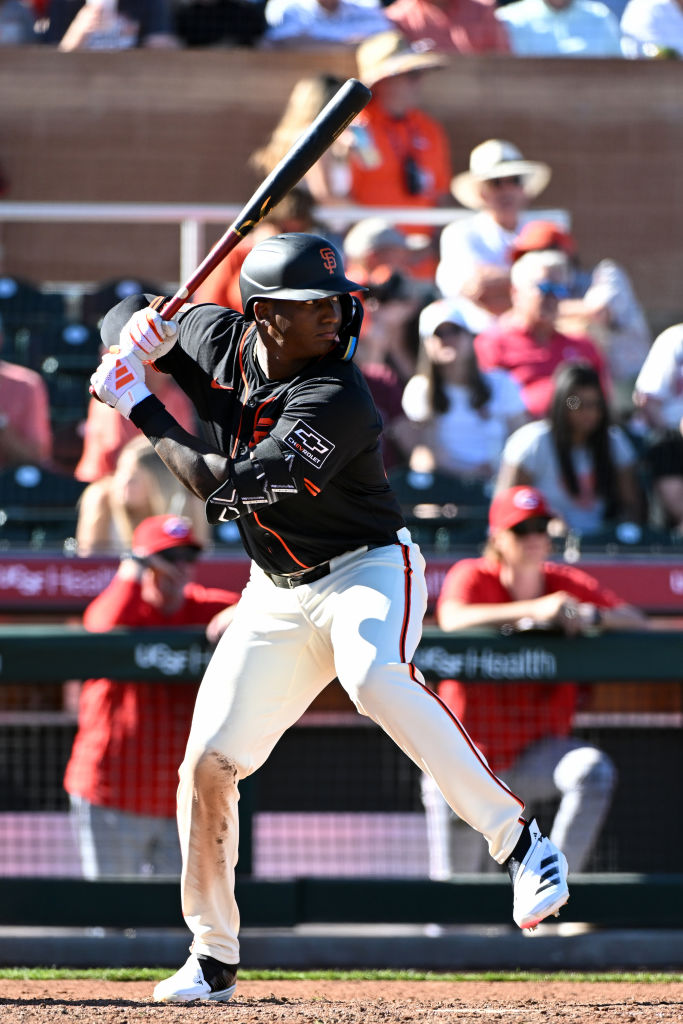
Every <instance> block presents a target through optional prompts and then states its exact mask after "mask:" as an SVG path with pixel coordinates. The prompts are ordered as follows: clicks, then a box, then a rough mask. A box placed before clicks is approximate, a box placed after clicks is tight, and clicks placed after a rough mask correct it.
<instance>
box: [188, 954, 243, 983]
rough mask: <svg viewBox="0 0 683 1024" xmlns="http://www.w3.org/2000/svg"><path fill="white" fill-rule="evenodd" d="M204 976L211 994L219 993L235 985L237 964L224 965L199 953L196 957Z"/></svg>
mask: <svg viewBox="0 0 683 1024" xmlns="http://www.w3.org/2000/svg"><path fill="white" fill-rule="evenodd" d="M197 960H199V965H200V967H201V969H202V974H203V975H204V981H205V982H206V983H207V985H208V986H209V988H210V989H211V991H212V992H220V991H222V990H223V989H224V988H230V986H231V985H234V984H235V975H236V974H237V968H238V966H239V964H224V963H221V961H220V960H216V959H215V958H214V957H212V956H205V955H204V954H203V953H200V954H199V956H198V957H197Z"/></svg>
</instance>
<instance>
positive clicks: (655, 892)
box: [0, 874, 683, 928]
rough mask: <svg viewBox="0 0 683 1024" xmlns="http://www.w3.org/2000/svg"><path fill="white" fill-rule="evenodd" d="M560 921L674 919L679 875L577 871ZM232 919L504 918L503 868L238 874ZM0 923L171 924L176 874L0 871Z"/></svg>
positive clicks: (681, 884)
mask: <svg viewBox="0 0 683 1024" xmlns="http://www.w3.org/2000/svg"><path fill="white" fill-rule="evenodd" d="M570 892H571V898H570V901H569V903H568V905H567V906H566V907H565V908H564V910H563V911H562V920H564V921H589V922H592V923H593V924H599V925H604V926H608V927H633V928H642V927H650V928H673V927H680V924H681V909H680V908H681V907H682V906H683V875H636V874H621V875H604V874H595V875H577V876H575V877H574V878H573V879H570ZM237 898H238V902H239V905H240V910H241V916H242V927H243V928H249V927H252V928H253V927H280V928H286V927H292V926H293V925H295V924H304V923H310V922H320V923H358V924H369V923H385V924H392V923H405V924H421V923H427V922H436V923H440V924H509V923H510V922H511V910H512V899H511V892H510V884H509V882H508V881H507V879H506V878H505V877H503V876H501V877H494V878H475V877H473V876H463V879H462V880H461V881H454V882H428V881H424V882H422V881H409V880H406V881H401V880H392V881H382V880H375V879H334V878H331V879H311V878H301V879H296V880H293V881H282V882H267V881H258V880H253V879H241V880H238V883H237ZM0 925H24V926H27V927H28V926H35V925H43V926H45V927H89V926H95V925H98V926H100V927H110V928H178V927H182V926H183V922H182V918H181V915H180V896H179V886H178V884H177V883H176V882H168V881H156V880H137V879H136V880H132V881H129V882H119V881H107V882H104V881H102V882H86V881H82V880H80V879H46V878H35V879H34V878H2V879H0Z"/></svg>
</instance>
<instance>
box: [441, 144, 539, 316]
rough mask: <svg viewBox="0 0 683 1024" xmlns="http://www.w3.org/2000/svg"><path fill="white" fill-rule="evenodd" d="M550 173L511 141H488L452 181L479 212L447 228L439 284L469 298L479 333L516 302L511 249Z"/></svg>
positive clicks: (466, 307)
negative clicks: (528, 207) (511, 296)
mask: <svg viewBox="0 0 683 1024" xmlns="http://www.w3.org/2000/svg"><path fill="white" fill-rule="evenodd" d="M550 173H551V172H550V168H549V167H548V165H547V164H544V163H540V162H539V161H535V160H525V159H524V157H523V156H522V154H521V152H520V151H519V149H518V148H517V147H516V146H514V145H513V144H512V143H511V142H505V141H504V140H503V139H487V141H486V142H482V143H480V144H479V145H478V146H475V148H474V149H473V150H472V152H471V153H470V163H469V170H467V171H463V172H462V173H460V174H457V175H456V176H455V177H454V178H453V181H452V182H451V191H452V192H453V195H454V196H455V198H456V199H457V200H458V202H459V203H460V204H461V205H462V206H464V207H466V208H467V209H468V210H474V211H476V212H475V213H474V215H473V216H469V217H464V218H460V219H458V220H455V221H453V223H452V224H448V225H447V226H446V227H445V228H444V229H443V231H442V233H441V242H440V246H441V259H440V262H439V265H438V267H437V270H436V283H437V285H438V287H439V290H440V292H441V294H442V295H443V296H444V298H448V299H458V300H459V301H460V300H465V301H464V302H462V303H461V308H462V310H463V312H466V314H467V322H468V326H469V328H470V330H471V331H472V332H473V333H475V334H476V333H477V332H479V331H482V330H484V328H485V327H488V326H490V324H492V323H493V322H494V320H495V318H496V317H497V316H500V314H501V313H503V312H505V310H506V309H508V308H509V306H510V249H511V246H512V244H513V242H514V240H515V237H516V235H517V233H518V231H519V230H520V228H521V226H522V223H523V222H524V216H525V210H526V208H527V206H528V205H529V203H530V202H531V200H532V199H535V198H536V196H538V195H540V194H541V192H542V191H543V190H544V189H545V187H546V185H547V184H548V182H549V181H550Z"/></svg>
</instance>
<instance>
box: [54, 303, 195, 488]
mask: <svg viewBox="0 0 683 1024" xmlns="http://www.w3.org/2000/svg"><path fill="white" fill-rule="evenodd" d="M151 299H152V296H150V300H151ZM145 376H146V380H147V386H148V388H149V389H150V391H153V392H154V394H155V395H157V397H158V398H159V399H160V400H161V401H162V402H163V403H164V405H165V406H166V408H167V409H173V410H174V412H173V415H174V416H175V417H176V419H178V420H179V421H180V422H181V423H182V425H183V426H184V427H185V428H186V429H187V430H194V429H195V426H194V424H195V415H194V408H193V406H192V404H191V403H190V401H189V400H188V398H187V397H186V396H185V394H184V392H182V391H181V390H180V388H179V387H178V386H177V385H176V384H175V383H174V382H173V381H171V380H170V378H169V377H167V376H166V374H165V373H156V372H155V371H154V370H153V369H150V368H149V367H148V368H147V371H146V374H145ZM83 433H84V437H83V451H82V452H81V457H80V459H79V460H78V463H77V465H76V468H75V470H74V476H75V477H76V479H77V480H83V481H85V482H86V483H91V482H92V481H93V480H99V479H100V478H101V477H103V476H107V474H109V473H113V472H114V470H115V468H116V460H117V459H118V457H119V453H120V451H121V449H122V448H123V446H124V445H125V444H127V443H128V441H132V440H133V438H134V437H137V436H138V431H137V430H136V429H135V428H134V427H133V425H132V424H131V423H129V422H128V420H127V419H124V417H123V416H119V415H118V414H117V413H116V412H115V411H114V410H113V409H110V407H109V406H108V405H104V404H103V403H102V402H100V401H98V400H97V399H96V398H91V399H90V402H89V403H88V413H87V418H86V421H85V425H84V428H83Z"/></svg>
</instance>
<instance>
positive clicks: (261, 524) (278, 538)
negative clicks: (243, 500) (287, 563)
mask: <svg viewBox="0 0 683 1024" xmlns="http://www.w3.org/2000/svg"><path fill="white" fill-rule="evenodd" d="M253 516H254V519H255V520H256V522H257V523H258V524H259V526H260V527H261V529H262V530H265V531H266V533H272V535H273V537H276V538H277V540H279V541H280V543H281V544H282V546H283V548H284V549H285V551H286V552H287V554H288V555H289V557H290V558H291V559H293V561H295V562H296V564H297V565H300V566H301V568H302V569H310V568H311V566H310V565H305V564H304V563H303V562H300V561H299V559H298V558H297V557H296V555H294V554H292V552H291V551H290V550H289V548H288V547H287V545H286V544H285V542H284V541H283V539H282V537H281V536H280V534H279V533H276V532H275V530H271V529H270V527H269V526H264V525H263V523H262V522H261V520H260V519H259V517H258V516H257V514H256V513H255V512H254V513H253Z"/></svg>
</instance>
